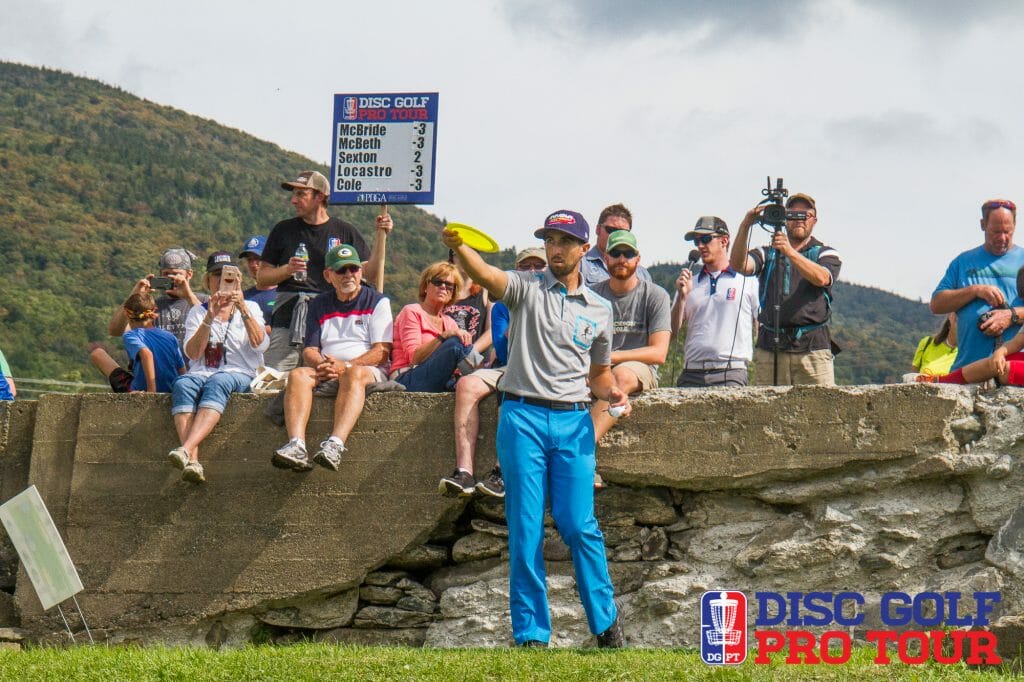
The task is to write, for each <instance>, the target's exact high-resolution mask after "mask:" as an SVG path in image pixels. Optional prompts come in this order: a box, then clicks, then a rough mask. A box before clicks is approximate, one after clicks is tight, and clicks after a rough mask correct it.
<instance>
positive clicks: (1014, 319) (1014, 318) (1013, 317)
mask: <svg viewBox="0 0 1024 682" xmlns="http://www.w3.org/2000/svg"><path fill="white" fill-rule="evenodd" d="M1020 323H1021V319H1020V315H1018V314H1017V309H1016V308H1010V325H1012V326H1017V325H1018V324H1020Z"/></svg>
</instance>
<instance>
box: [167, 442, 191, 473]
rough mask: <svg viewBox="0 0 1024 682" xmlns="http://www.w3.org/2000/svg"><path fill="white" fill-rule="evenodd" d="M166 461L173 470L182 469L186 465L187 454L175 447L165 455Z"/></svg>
mask: <svg viewBox="0 0 1024 682" xmlns="http://www.w3.org/2000/svg"><path fill="white" fill-rule="evenodd" d="M167 461H168V462H170V463H171V464H172V465H174V468H175V469H184V468H185V465H186V464H188V452H186V451H185V448H183V447H177V448H174V449H173V450H171V451H170V452H168V453H167Z"/></svg>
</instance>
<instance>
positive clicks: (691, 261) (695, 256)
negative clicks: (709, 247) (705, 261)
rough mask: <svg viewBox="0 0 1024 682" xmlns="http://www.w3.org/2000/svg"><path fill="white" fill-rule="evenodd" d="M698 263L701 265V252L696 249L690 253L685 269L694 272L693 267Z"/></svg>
mask: <svg viewBox="0 0 1024 682" xmlns="http://www.w3.org/2000/svg"><path fill="white" fill-rule="evenodd" d="M697 263H700V251H698V250H697V249H694V250H693V251H691V252H690V255H689V256H687V261H686V263H685V264H684V265H683V267H684V268H685V269H687V270H693V266H694V265H697Z"/></svg>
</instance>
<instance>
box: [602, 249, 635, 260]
mask: <svg viewBox="0 0 1024 682" xmlns="http://www.w3.org/2000/svg"><path fill="white" fill-rule="evenodd" d="M608 255H609V256H611V257H612V258H636V257H637V255H639V254H638V253H637V252H636V251H634V250H633V249H615V250H614V251H609V252H608Z"/></svg>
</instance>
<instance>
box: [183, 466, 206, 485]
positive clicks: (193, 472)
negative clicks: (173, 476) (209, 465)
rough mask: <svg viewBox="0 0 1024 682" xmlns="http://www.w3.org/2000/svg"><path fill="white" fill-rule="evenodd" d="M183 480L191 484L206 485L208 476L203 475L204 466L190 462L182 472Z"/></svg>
mask: <svg viewBox="0 0 1024 682" xmlns="http://www.w3.org/2000/svg"><path fill="white" fill-rule="evenodd" d="M181 480H183V481H189V482H190V483H205V482H206V476H204V475H203V465H202V464H200V463H199V462H189V463H188V464H186V465H185V468H184V469H183V470H182V472H181Z"/></svg>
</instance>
